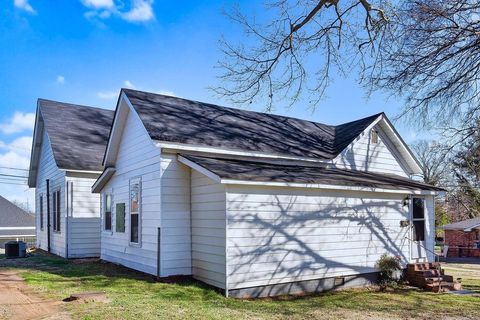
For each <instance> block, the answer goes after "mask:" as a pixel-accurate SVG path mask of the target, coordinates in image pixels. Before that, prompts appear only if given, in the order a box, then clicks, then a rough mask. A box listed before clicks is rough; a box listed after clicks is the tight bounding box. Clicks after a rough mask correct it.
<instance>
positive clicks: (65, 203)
mask: <svg viewBox="0 0 480 320" xmlns="http://www.w3.org/2000/svg"><path fill="white" fill-rule="evenodd" d="M112 119H113V111H109V110H104V109H98V108H92V107H86V106H79V105H73V104H68V103H62V102H56V101H49V100H43V99H39V100H38V103H37V112H36V120H35V130H34V136H33V145H32V155H31V159H30V172H29V178H28V185H29V186H30V187H31V188H35V199H36V201H35V202H36V210H35V211H36V224H37V246H38V247H39V248H41V249H43V250H46V251H49V252H52V253H54V254H57V255H60V256H62V257H68V258H80V257H96V256H97V257H98V256H99V255H100V220H99V219H100V197H99V196H98V195H97V194H92V193H91V186H92V184H93V183H94V182H95V180H96V179H97V178H98V176H99V175H100V173H101V172H102V170H103V167H102V157H103V154H104V152H105V147H106V143H107V139H108V133H109V131H110V126H111V123H112Z"/></svg>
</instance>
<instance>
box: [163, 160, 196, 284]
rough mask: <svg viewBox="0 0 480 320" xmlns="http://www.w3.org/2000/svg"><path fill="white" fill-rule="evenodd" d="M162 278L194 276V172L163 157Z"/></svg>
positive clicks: (175, 161)
mask: <svg viewBox="0 0 480 320" xmlns="http://www.w3.org/2000/svg"><path fill="white" fill-rule="evenodd" d="M161 183H162V185H161V190H162V196H161V199H162V211H161V218H162V239H161V250H160V252H161V270H162V272H161V276H162V277H166V276H171V275H191V274H192V264H191V260H192V256H191V240H192V239H191V233H190V228H191V226H190V169H189V168H188V167H186V166H185V165H183V164H182V163H180V162H178V161H177V156H176V155H175V154H164V153H162V155H161Z"/></svg>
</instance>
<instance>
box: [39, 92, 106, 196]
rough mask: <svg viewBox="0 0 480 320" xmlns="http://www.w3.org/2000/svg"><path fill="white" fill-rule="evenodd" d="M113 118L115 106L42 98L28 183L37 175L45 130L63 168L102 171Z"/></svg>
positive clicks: (60, 166)
mask: <svg viewBox="0 0 480 320" xmlns="http://www.w3.org/2000/svg"><path fill="white" fill-rule="evenodd" d="M112 120H113V111H112V110H106V109H100V108H94V107H88V106H82V105H75V104H70V103H63V102H57V101H51V100H45V99H39V100H38V103H37V116H36V120H35V129H34V141H33V147H32V155H31V160H30V173H29V185H30V186H31V187H33V186H34V185H35V181H34V180H35V178H34V176H36V170H37V168H38V163H37V162H38V161H39V154H38V153H39V152H40V146H41V143H42V139H43V132H44V131H46V133H47V135H48V139H49V141H50V146H51V149H52V152H53V156H54V159H55V162H56V164H57V166H58V167H59V168H60V169H66V170H81V171H102V169H103V167H102V158H103V154H104V152H105V147H106V145H107V141H108V134H109V132H110V126H111V124H112Z"/></svg>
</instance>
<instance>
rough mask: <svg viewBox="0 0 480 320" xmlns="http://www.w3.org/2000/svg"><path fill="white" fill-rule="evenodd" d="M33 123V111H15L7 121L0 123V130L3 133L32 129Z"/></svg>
mask: <svg viewBox="0 0 480 320" xmlns="http://www.w3.org/2000/svg"><path fill="white" fill-rule="evenodd" d="M34 124H35V113H33V112H32V113H22V112H18V111H17V112H15V114H14V115H13V117H11V118H10V119H9V120H8V121H6V122H4V123H2V124H0V131H1V132H3V133H5V134H12V133H17V132H22V131H25V130H33V125H34Z"/></svg>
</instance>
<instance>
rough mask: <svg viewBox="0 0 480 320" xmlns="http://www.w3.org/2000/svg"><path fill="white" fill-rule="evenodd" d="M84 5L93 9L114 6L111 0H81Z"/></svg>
mask: <svg viewBox="0 0 480 320" xmlns="http://www.w3.org/2000/svg"><path fill="white" fill-rule="evenodd" d="M82 3H83V5H84V6H86V7H89V8H94V9H100V8H114V7H115V4H114V3H113V0H82Z"/></svg>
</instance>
